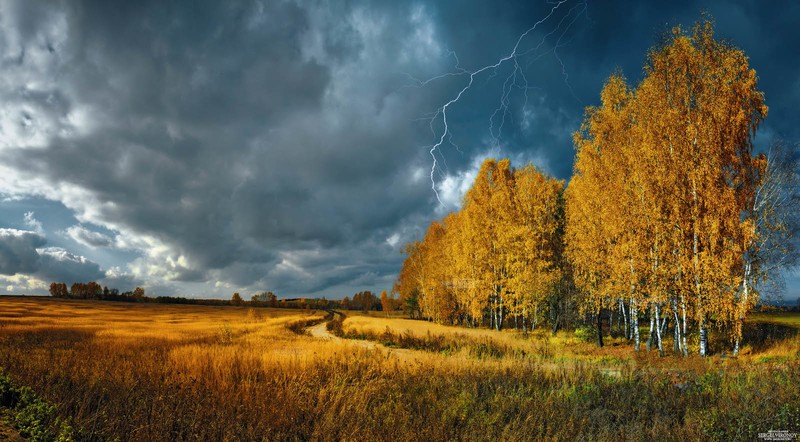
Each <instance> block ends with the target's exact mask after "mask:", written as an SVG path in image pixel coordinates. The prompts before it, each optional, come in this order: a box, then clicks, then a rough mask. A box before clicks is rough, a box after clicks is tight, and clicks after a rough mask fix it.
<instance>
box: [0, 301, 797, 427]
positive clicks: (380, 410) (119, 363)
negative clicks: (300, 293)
mask: <svg viewBox="0 0 800 442" xmlns="http://www.w3.org/2000/svg"><path fill="white" fill-rule="evenodd" d="M347 313H348V315H349V316H348V317H347V319H346V320H345V322H344V329H345V330H350V331H354V332H361V333H365V334H371V336H374V337H375V339H377V340H376V341H368V342H366V343H365V342H364V341H358V340H350V339H338V340H337V339H333V340H323V339H318V338H314V337H311V336H306V335H303V334H297V333H295V332H293V331H291V330H290V326H291V325H292V324H297V323H303V324H305V323H307V322H308V321H314V320H321V319H322V318H324V317H325V316H326V312H322V311H313V310H275V309H250V308H247V307H212V306H193V305H177V306H171V305H157V304H127V303H109V302H92V301H74V300H54V299H48V298H44V299H33V298H2V297H0V368H2V370H4V371H5V372H6V373H8V374H9V375H10V376H11V377H12V378H13V379H14V380H15V381H16V382H18V383H20V384H21V385H28V386H31V387H32V388H34V390H35V391H36V392H37V393H38V394H40V395H41V396H42V397H43V398H44V399H46V400H47V401H49V402H51V403H53V404H55V405H56V407H57V410H58V412H59V414H61V415H62V416H66V417H69V418H70V419H71V422H72V423H73V424H74V426H75V428H76V432H77V433H76V434H78V435H79V436H82V437H84V438H89V439H115V438H118V439H120V440H148V441H149V440H154V441H159V440H198V439H204V440H287V439H288V440H296V439H322V440H381V439H383V440H385V439H394V440H448V439H470V440H475V439H478V440H486V439H492V440H498V439H500V440H520V439H525V440H529V439H548V440H553V439H562V440H573V439H575V438H578V439H580V438H585V439H589V440H625V439H665V438H666V439H671V438H674V439H688V440H694V439H708V438H710V439H714V438H716V439H723V440H727V439H731V438H733V439H735V438H737V437H739V438H745V437H744V436H754V434H755V432H757V431H759V430H761V431H763V430H764V429H766V428H778V427H779V426H780V428H786V429H792V428H793V427H791V425H794V424H793V423H792V422H794V421H792V420H791V419H792V418H793V416H795V414H792V413H794V411H795V410H794V409H793V408H791V407H789V408H787V406H786V404H795V403H800V388H798V386H797V383H796V382H794V383H792V382H788V381H787V380H788V379H796V378H797V377H798V376H800V364H798V362H797V361H798V356H796V351H797V349H796V347H795V348H794V350H793V351H794V352H795V353H791V350H792V345H796V341H792V339H796V338H795V337H793V336H788V337H787V338H786V339H784V340H775V339H773V340H772V341H770V344H769V345H767V346H765V345H764V344H761V345H760V346H758V345H754V346H753V347H752V348H751V349H750V350H751V352H750V353H751V354H750V355H748V356H747V357H743V358H739V359H734V358H728V359H721V358H718V357H715V358H705V359H702V358H699V357H695V356H692V357H689V358H679V357H666V358H659V357H658V354H657V352H655V351H652V352H650V353H647V352H641V353H639V354H634V353H633V352H632V351H631V348H630V344H629V343H628V342H626V341H625V340H624V339H622V338H617V339H608V340H607V344H608V345H607V346H606V347H605V348H603V349H597V348H596V347H595V346H594V345H593V344H591V343H587V342H583V341H581V340H580V339H578V338H577V337H576V336H575V334H574V333H572V332H568V331H563V332H559V333H558V334H557V335H556V336H551V335H550V333H549V331H547V330H536V331H534V332H532V333H529V334H528V335H527V336H523V335H522V334H521V333H517V332H515V331H513V330H506V331H503V332H496V331H492V330H487V329H464V328H459V327H448V326H442V325H437V324H432V323H428V322H424V321H411V320H407V319H402V318H396V317H394V318H385V317H383V316H382V315H376V314H372V315H361V314H354V313H352V312H347ZM294 328H296V327H294ZM387 330H388V331H390V332H391V333H393V334H394V336H395V337H396V336H400V335H402V334H409V335H411V336H414V337H415V338H417V339H432V340H440V341H441V342H443V343H445V344H448V345H449V343H455V344H457V346H458V347H457V350H455V351H418V350H414V349H409V348H396V347H386V346H383V345H382V341H381V335H382V334H384V333H386V331H387ZM770 339H772V338H770ZM367 344H369V345H367ZM497 349H499V351H497V352H496V353H492V352H493V351H495V350H497ZM758 358H762V359H764V360H763V361H762V360H759V359H758ZM767 394H768V395H771V396H770V397H771V398H772V401H773V402H770V403H761V402H758V401H756V400H755V399H754V398H756V397H759V396H758V395H767ZM709 410H713V413H712V412H710V411H709ZM755 414H759V416H761V417H759V419H758V420H752V422H753V424H752V425H753V426H752V428H751V429H750V430H747V427H743V428H745V430H743V431H744V432H741V431H740V430H739V428H740V426H741V425H742V424H746V423H747V422H748V419H749V418H750V416H751V415H755ZM797 425H798V426H800V422H798V423H797ZM736 431H739V432H738V433H737V432H736Z"/></svg>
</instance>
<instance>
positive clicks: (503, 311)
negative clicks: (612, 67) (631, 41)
mask: <svg viewBox="0 0 800 442" xmlns="http://www.w3.org/2000/svg"><path fill="white" fill-rule="evenodd" d="M757 80H758V78H757V75H756V72H755V70H754V69H752V68H750V67H749V64H748V58H747V56H746V55H745V54H744V52H743V51H741V50H740V49H738V48H736V47H734V46H732V45H731V44H729V43H726V42H723V41H720V40H717V39H716V38H715V37H714V32H713V26H712V24H711V23H710V22H709V21H704V22H701V23H698V24H697V25H695V26H694V28H693V29H692V30H691V31H685V30H683V29H682V28H680V27H677V28H674V29H673V31H672V33H671V34H670V35H669V36H668V37H667V38H666V39H665V41H664V43H662V44H661V45H660V46H658V47H655V48H653V49H651V50H650V52H649V53H648V56H647V62H646V64H645V67H644V78H643V79H642V80H641V81H640V82H639V84H638V85H636V86H635V87H632V86H629V85H628V83H627V80H626V79H625V78H624V77H623V76H622V75H621V74H620V73H615V74H613V75H612V76H611V77H610V78H609V79H608V80H607V82H606V83H605V85H604V87H603V90H602V92H601V104H600V105H599V106H596V107H588V108H587V109H586V111H585V116H584V120H583V123H582V125H581V127H580V129H579V130H578V131H577V132H576V133H575V134H574V137H573V139H574V145H575V149H576V157H575V165H574V173H573V176H572V177H571V179H570V181H569V185H567V186H566V187H565V186H564V182H563V181H559V180H555V179H553V178H551V177H548V176H546V175H545V174H544V173H542V172H541V171H540V170H538V169H536V168H535V167H533V166H532V165H527V166H525V167H523V168H520V169H514V168H513V167H511V165H510V162H509V161H508V160H500V161H496V160H494V159H489V160H486V161H485V162H484V163H483V165H482V166H481V168H480V171H479V172H478V175H477V177H476V179H475V182H474V183H473V185H472V187H471V188H470V189H469V191H468V192H467V193H466V195H465V196H464V200H463V205H462V208H461V210H459V211H458V212H455V213H451V214H449V215H447V216H446V217H445V218H444V219H442V220H441V221H435V222H433V223H431V225H430V226H429V228H428V230H427V232H426V233H425V236H424V237H423V239H422V240H421V241H416V242H412V243H410V244H408V245H407V246H406V247H405V250H404V251H405V253H406V254H407V257H406V260H405V262H404V264H403V267H402V269H401V271H400V274H399V276H398V279H397V282H396V284H395V287H394V291H396V292H397V293H399V295H400V297H401V299H402V300H403V301H404V302H405V303H406V304H407V305H416V306H417V311H416V312H412V314H417V315H419V316H421V317H424V318H426V319H429V320H433V321H437V322H447V323H454V324H462V325H466V326H472V327H474V326H480V325H488V326H490V327H493V328H496V329H498V330H499V329H500V328H501V327H503V326H508V325H513V326H514V327H516V328H520V329H522V330H523V331H527V330H528V329H529V328H534V327H536V326H537V325H538V324H540V323H548V324H549V325H550V326H551V327H552V329H553V332H555V331H556V330H557V328H558V327H559V326H560V325H562V324H564V323H565V322H568V321H571V320H572V319H574V318H582V319H583V320H584V321H586V320H589V321H591V323H592V324H594V327H595V329H596V332H597V341H598V345H600V346H602V345H603V341H602V339H603V333H602V329H603V320H604V319H606V320H607V321H608V324H609V327H610V325H611V322H612V321H613V315H614V314H615V313H616V314H617V315H618V316H617V317H618V322H624V323H625V335H626V336H627V337H628V338H629V339H631V340H632V342H633V346H634V348H635V350H637V351H638V350H639V349H640V344H641V341H642V338H643V335H642V333H641V331H640V322H642V321H645V322H647V321H649V327H647V345H648V349H649V348H650V346H651V344H652V345H654V346H656V347H657V348H658V350H659V352H660V353H661V354H663V353H664V347H665V344H664V342H665V340H666V339H667V334H668V333H669V334H671V335H672V344H673V351H674V352H675V353H678V354H683V355H687V354H688V352H689V346H690V342H694V337H696V342H697V352H698V353H699V354H700V355H706V354H707V352H708V333H709V330H710V328H711V327H715V328H717V329H719V330H720V331H723V332H724V333H725V335H726V336H727V337H728V338H729V340H730V344H731V346H732V350H733V353H734V354H736V353H738V351H739V349H740V347H741V338H742V324H743V322H744V319H745V317H746V314H747V312H748V311H749V310H750V309H751V308H752V307H753V306H754V305H755V304H756V303H757V302H758V300H759V295H760V293H761V291H762V289H763V288H764V287H767V285H768V284H769V283H770V282H774V281H776V280H777V279H779V274H778V273H779V271H780V269H781V268H785V267H787V266H791V265H796V263H797V249H796V247H795V246H794V243H793V241H792V237H793V235H794V234H796V233H797V231H798V226H800V222H798V201H799V200H800V197H799V196H798V188H799V185H800V179H799V178H798V167H797V166H798V163H797V162H798V149H797V146H796V145H793V144H786V143H779V142H778V143H774V144H773V145H772V146H771V148H770V151H769V152H767V153H766V154H758V155H756V154H755V153H754V146H753V139H754V137H755V133H756V130H757V128H758V127H759V125H760V123H761V122H762V121H763V119H764V118H765V117H766V116H767V106H766V105H765V101H764V94H763V92H761V91H759V90H758V87H757ZM690 336H692V337H693V339H692V340H690V339H689V338H690ZM693 345H694V344H693Z"/></svg>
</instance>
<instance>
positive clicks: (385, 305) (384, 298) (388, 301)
mask: <svg viewBox="0 0 800 442" xmlns="http://www.w3.org/2000/svg"><path fill="white" fill-rule="evenodd" d="M381 309H382V310H383V311H384V313H386V317H389V312H390V311H392V310H394V300H393V299H392V298H391V297H389V295H388V294H387V293H386V290H384V291H382V292H381Z"/></svg>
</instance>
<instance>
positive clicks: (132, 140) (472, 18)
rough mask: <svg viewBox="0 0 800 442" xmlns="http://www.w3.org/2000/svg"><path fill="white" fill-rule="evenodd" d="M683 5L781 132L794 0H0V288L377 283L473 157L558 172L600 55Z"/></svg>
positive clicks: (440, 210) (796, 80)
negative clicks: (725, 51) (712, 34)
mask: <svg viewBox="0 0 800 442" xmlns="http://www.w3.org/2000/svg"><path fill="white" fill-rule="evenodd" d="M632 3H636V4H635V5H634V4H632ZM704 12H707V13H710V14H711V15H712V16H713V18H714V20H715V22H716V32H717V35H718V36H719V37H720V38H724V39H727V40H729V41H730V42H731V43H733V44H734V45H736V46H738V47H739V48H741V49H743V50H744V51H745V52H746V54H747V55H749V57H750V63H751V66H752V67H753V68H755V69H756V71H757V72H758V75H759V86H760V88H761V89H762V90H763V91H764V92H765V94H766V102H767V105H768V106H769V107H770V109H769V116H768V118H767V119H766V120H765V121H764V123H763V124H762V126H761V128H760V129H759V132H758V134H757V136H756V145H757V147H758V148H760V149H763V148H764V147H765V146H767V145H768V144H769V143H770V142H771V141H772V140H773V139H776V138H782V139H786V140H789V141H798V140H800V127H798V125H797V124H796V121H797V118H796V117H797V113H796V106H797V104H798V103H800V58H798V57H797V53H796V51H797V45H798V42H800V27H798V26H797V22H798V19H800V3H797V2H790V1H777V2H770V3H769V6H768V7H767V6H765V4H764V3H763V2H760V1H755V0H754V1H742V2H728V1H693V2H687V1H675V2H652V3H647V2H629V1H602V2H594V1H586V2H581V1H577V0H563V1H561V2H553V1H550V2H546V1H531V0H521V1H504V2H493V1H471V0H459V1H402V2H398V1H390V0H387V1H344V0H343V1H323V0H319V1H315V0H310V1H304V0H286V1H282V0H268V1H267V0H265V1H237V2H219V1H185V2H162V1H149V2H148V1H136V2H129V1H72V2H66V1H64V2H49V1H25V0H21V1H13V0H10V1H4V2H2V3H0V292H6V293H15V294H22V293H27V294H44V293H47V288H48V286H49V284H50V282H53V281H62V282H66V283H67V284H68V285H69V284H71V283H72V282H75V281H90V280H95V281H98V282H100V283H101V284H104V285H108V286H109V287H116V288H118V289H120V291H126V290H131V289H133V287H135V286H142V287H144V288H145V290H146V293H147V295H149V296H158V295H170V296H187V297H199V298H229V297H230V296H231V294H232V293H233V292H240V293H242V294H243V296H249V295H251V294H253V293H256V292H262V291H268V290H269V291H273V292H275V293H276V294H277V295H278V296H279V297H295V296H313V297H321V296H325V297H327V298H329V299H339V298H342V297H344V296H352V294H353V293H355V292H357V291H361V290H372V291H374V292H380V291H381V290H384V289H387V290H390V289H391V286H392V283H393V281H394V279H395V278H396V275H397V272H398V271H399V268H400V266H401V264H402V260H403V255H402V254H401V248H402V246H403V245H404V244H406V243H408V242H409V241H412V240H415V239H420V238H421V236H422V234H423V233H424V229H425V228H426V227H427V225H428V223H429V222H430V221H431V220H433V219H437V218H440V217H442V216H443V215H444V214H446V213H447V212H449V211H452V210H456V209H457V208H458V206H459V204H460V201H461V198H462V196H463V194H464V192H465V191H466V189H467V188H468V187H469V185H470V184H471V182H472V180H473V179H474V176H475V174H476V172H477V168H478V166H479V165H480V163H481V162H482V160H483V159H485V158H487V157H496V158H505V157H508V158H511V159H512V162H513V164H515V165H523V164H526V163H528V162H532V163H533V164H535V165H536V166H538V167H540V168H541V169H542V170H544V171H545V172H547V173H549V174H551V175H553V176H555V177H558V178H561V179H569V176H570V174H571V172H572V164H573V157H574V153H575V151H574V148H573V145H572V142H571V137H572V133H573V132H574V131H575V130H577V129H578V127H579V125H580V122H581V120H582V117H583V111H584V108H585V107H586V106H591V105H596V104H598V102H599V94H600V89H601V87H602V85H603V83H604V81H605V80H606V79H607V78H608V76H609V75H610V74H612V73H613V72H614V71H615V70H620V71H622V72H623V74H624V75H625V76H626V77H627V78H628V79H629V81H630V82H631V83H633V84H635V83H636V82H638V80H639V79H640V78H641V76H642V66H643V63H644V61H645V57H646V53H647V50H648V48H650V47H652V46H653V45H656V44H657V43H658V42H659V41H661V39H662V37H663V35H664V34H665V32H667V31H668V30H669V29H670V28H671V27H672V26H675V25H683V26H684V27H690V26H691V25H692V24H693V23H694V22H695V21H697V20H699V19H700V18H701V17H702V15H701V14H702V13H704ZM515 47H516V52H514V49H515ZM512 53H514V54H516V55H517V56H516V57H511V58H509V56H510V55H511V54H512ZM492 66H494V67H492ZM490 67H492V68H490ZM484 68H486V69H484ZM470 72H477V73H476V74H475V75H469V73H470ZM443 111H444V112H443ZM445 117H446V118H445ZM434 159H435V161H436V164H435V167H434V163H433V162H434ZM799 286H800V274H797V273H791V272H790V273H787V284H786V287H787V294H786V297H788V298H793V297H796V296H798V295H800V289H799V288H798V287H799Z"/></svg>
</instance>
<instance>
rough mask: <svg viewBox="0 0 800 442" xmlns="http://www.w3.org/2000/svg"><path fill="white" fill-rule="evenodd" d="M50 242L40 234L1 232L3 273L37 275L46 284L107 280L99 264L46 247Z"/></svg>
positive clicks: (15, 231) (3, 230) (0, 267)
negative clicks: (104, 278)
mask: <svg viewBox="0 0 800 442" xmlns="http://www.w3.org/2000/svg"><path fill="white" fill-rule="evenodd" d="M46 243H47V240H46V239H45V238H44V237H43V236H42V235H41V234H39V233H36V232H31V231H25V230H15V229H0V274H2V275H9V276H12V275H15V274H27V275H33V276H35V277H37V278H39V279H40V280H42V281H45V282H52V281H66V282H74V281H84V280H86V281H88V280H98V279H101V278H103V276H104V273H103V272H102V271H101V270H100V266H99V265H98V264H97V263H94V262H92V261H89V260H88V259H86V258H84V257H82V256H76V255H73V254H72V253H69V252H67V251H66V250H64V249H61V248H58V247H46V248H42V247H43V246H44V245H45V244H46Z"/></svg>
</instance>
